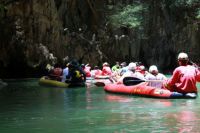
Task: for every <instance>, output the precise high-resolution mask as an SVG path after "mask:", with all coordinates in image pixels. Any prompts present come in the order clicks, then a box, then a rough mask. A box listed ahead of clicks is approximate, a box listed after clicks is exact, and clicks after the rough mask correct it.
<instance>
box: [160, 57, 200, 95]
mask: <svg viewBox="0 0 200 133" xmlns="http://www.w3.org/2000/svg"><path fill="white" fill-rule="evenodd" d="M188 61H189V58H188V55H187V54H186V53H179V55H178V64H179V66H178V67H177V68H176V69H175V70H174V71H173V75H172V77H171V78H170V79H169V80H167V81H166V82H164V84H163V85H164V87H165V88H166V89H168V90H170V91H175V92H179V93H182V94H186V93H195V94H197V87H196V82H200V71H199V70H198V69H197V68H195V67H194V66H192V65H189V64H188Z"/></svg>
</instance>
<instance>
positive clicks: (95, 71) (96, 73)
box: [91, 66, 102, 78]
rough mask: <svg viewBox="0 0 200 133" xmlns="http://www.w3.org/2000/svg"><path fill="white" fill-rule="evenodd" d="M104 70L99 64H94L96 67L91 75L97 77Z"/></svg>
mask: <svg viewBox="0 0 200 133" xmlns="http://www.w3.org/2000/svg"><path fill="white" fill-rule="evenodd" d="M101 73H102V71H101V70H100V69H99V67H98V66H94V69H93V70H91V77H93V78H95V77H96V76H98V75H101Z"/></svg>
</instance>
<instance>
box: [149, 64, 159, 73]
mask: <svg viewBox="0 0 200 133" xmlns="http://www.w3.org/2000/svg"><path fill="white" fill-rule="evenodd" d="M153 71H156V72H158V68H157V66H155V65H152V66H150V67H149V72H150V73H152V72H153Z"/></svg>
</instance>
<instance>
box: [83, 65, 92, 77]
mask: <svg viewBox="0 0 200 133" xmlns="http://www.w3.org/2000/svg"><path fill="white" fill-rule="evenodd" d="M90 70H91V66H90V64H86V65H85V67H84V68H83V71H84V72H85V74H86V77H91V72H90Z"/></svg>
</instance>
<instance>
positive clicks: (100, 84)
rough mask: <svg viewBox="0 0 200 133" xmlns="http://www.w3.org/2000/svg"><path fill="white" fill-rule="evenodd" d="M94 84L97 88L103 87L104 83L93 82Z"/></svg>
mask: <svg viewBox="0 0 200 133" xmlns="http://www.w3.org/2000/svg"><path fill="white" fill-rule="evenodd" d="M94 84H95V85H96V86H98V87H101V86H105V83H104V82H95V83H94Z"/></svg>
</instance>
